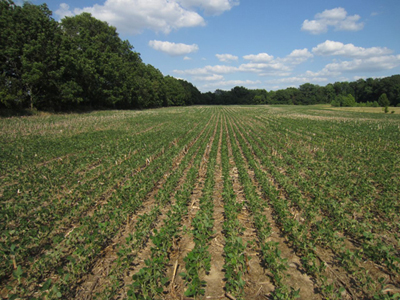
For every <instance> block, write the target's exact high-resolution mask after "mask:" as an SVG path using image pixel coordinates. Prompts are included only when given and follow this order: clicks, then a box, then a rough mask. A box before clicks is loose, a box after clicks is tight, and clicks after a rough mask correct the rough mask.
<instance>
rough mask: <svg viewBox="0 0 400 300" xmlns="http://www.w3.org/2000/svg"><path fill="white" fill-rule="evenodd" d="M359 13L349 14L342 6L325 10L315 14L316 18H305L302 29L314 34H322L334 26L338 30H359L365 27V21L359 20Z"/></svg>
mask: <svg viewBox="0 0 400 300" xmlns="http://www.w3.org/2000/svg"><path fill="white" fill-rule="evenodd" d="M360 19H361V17H360V16H359V15H353V16H348V15H347V11H346V10H345V9H344V8H342V7H337V8H334V9H327V10H324V11H323V12H322V13H318V14H316V15H315V19H314V20H304V22H303V25H302V27H301V30H303V31H308V32H310V33H312V34H321V33H325V32H327V31H328V29H329V27H333V28H334V29H335V30H336V31H358V30H361V29H363V28H364V23H362V22H358V21H359V20H360Z"/></svg>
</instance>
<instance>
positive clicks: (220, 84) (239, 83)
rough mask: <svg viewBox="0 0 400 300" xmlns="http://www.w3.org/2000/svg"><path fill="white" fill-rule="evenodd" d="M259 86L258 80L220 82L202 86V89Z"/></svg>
mask: <svg viewBox="0 0 400 300" xmlns="http://www.w3.org/2000/svg"><path fill="white" fill-rule="evenodd" d="M259 84H261V81H260V80H222V81H218V82H212V83H208V84H205V85H203V88H213V87H214V88H220V87H231V88H233V87H235V86H254V85H259Z"/></svg>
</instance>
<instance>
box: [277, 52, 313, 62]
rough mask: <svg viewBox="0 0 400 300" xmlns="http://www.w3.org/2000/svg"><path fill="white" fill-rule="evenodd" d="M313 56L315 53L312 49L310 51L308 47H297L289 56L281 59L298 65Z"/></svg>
mask: <svg viewBox="0 0 400 300" xmlns="http://www.w3.org/2000/svg"><path fill="white" fill-rule="evenodd" d="M313 56H314V55H313V54H312V53H311V52H310V51H308V49H307V48H304V49H295V50H293V51H292V53H290V54H289V55H288V56H286V57H285V58H283V59H281V61H283V62H286V63H291V64H294V65H298V64H301V63H303V62H305V61H306V60H308V59H309V58H312V57H313Z"/></svg>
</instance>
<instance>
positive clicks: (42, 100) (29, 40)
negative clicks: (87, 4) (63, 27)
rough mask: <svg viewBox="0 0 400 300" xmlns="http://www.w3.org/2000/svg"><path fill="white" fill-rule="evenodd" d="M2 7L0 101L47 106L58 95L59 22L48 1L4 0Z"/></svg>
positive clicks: (28, 105)
mask: <svg viewBox="0 0 400 300" xmlns="http://www.w3.org/2000/svg"><path fill="white" fill-rule="evenodd" d="M0 9H1V12H0V14H1V15H0V39H1V43H0V45H1V46H0V67H1V70H2V73H1V77H0V79H1V87H0V94H1V96H2V97H1V98H2V100H1V101H2V102H3V104H4V105H6V106H8V107H20V108H23V107H30V108H33V107H34V106H35V107H38V108H45V107H47V106H49V105H51V104H52V103H53V101H54V99H55V96H56V95H57V89H56V84H55V83H56V81H57V78H58V70H59V64H58V49H59V46H60V31H59V24H58V23H57V22H56V21H55V20H54V19H52V17H51V11H50V10H49V9H48V7H47V5H46V4H42V5H33V4H30V3H28V2H25V3H24V5H23V6H22V7H20V6H17V5H15V4H14V3H13V2H12V1H10V0H1V1H0Z"/></svg>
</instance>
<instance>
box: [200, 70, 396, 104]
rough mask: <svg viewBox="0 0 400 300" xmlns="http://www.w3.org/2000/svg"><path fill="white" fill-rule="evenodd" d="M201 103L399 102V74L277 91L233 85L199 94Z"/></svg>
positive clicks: (304, 85) (306, 85) (306, 84)
mask: <svg viewBox="0 0 400 300" xmlns="http://www.w3.org/2000/svg"><path fill="white" fill-rule="evenodd" d="M201 100H202V103H201V104H224V105H227V104H242V105H243V104H244V105H247V104H291V105H310V104H327V103H329V104H332V105H333V106H399V105H400V75H393V76H390V77H385V78H377V79H373V78H368V79H366V80H364V79H359V80H357V81H354V82H335V83H333V84H332V83H329V84H327V85H326V86H319V85H316V84H311V83H305V84H302V85H300V86H299V87H298V88H294V87H289V88H286V89H281V90H277V91H269V92H268V91H266V90H264V89H253V90H251V89H247V88H245V87H239V86H236V87H234V88H233V89H231V90H230V91H222V90H216V91H215V92H214V93H211V92H208V93H205V94H203V95H202V98H201Z"/></svg>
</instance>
